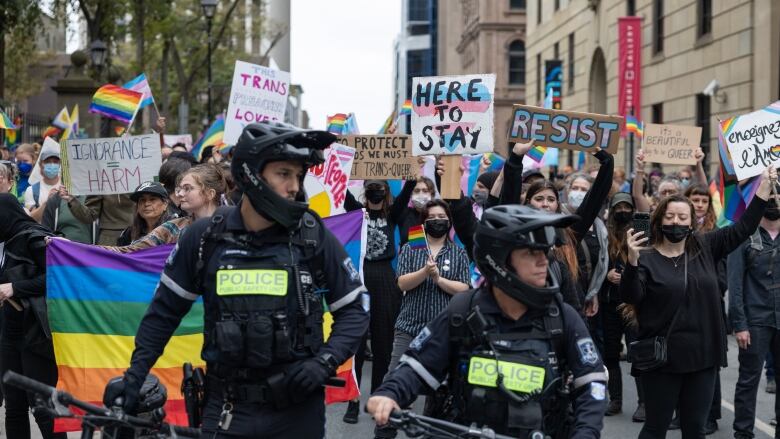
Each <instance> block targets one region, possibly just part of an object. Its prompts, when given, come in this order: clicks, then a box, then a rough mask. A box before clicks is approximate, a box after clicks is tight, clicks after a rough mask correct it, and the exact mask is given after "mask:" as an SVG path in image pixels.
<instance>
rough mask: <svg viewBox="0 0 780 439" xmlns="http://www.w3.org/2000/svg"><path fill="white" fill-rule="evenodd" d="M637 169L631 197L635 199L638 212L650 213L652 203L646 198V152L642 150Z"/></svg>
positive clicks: (637, 154)
mask: <svg viewBox="0 0 780 439" xmlns="http://www.w3.org/2000/svg"><path fill="white" fill-rule="evenodd" d="M635 161H636V169H635V170H634V184H632V185H631V195H633V197H634V203H635V204H636V211H637V212H647V213H649V212H650V203H648V202H647V198H645V194H644V190H645V152H644V151H642V150H641V149H640V150H639V151H637V153H636V159H635Z"/></svg>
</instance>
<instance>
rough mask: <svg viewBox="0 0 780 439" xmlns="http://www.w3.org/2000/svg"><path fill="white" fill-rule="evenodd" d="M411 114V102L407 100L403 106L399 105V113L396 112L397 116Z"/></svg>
mask: <svg viewBox="0 0 780 439" xmlns="http://www.w3.org/2000/svg"><path fill="white" fill-rule="evenodd" d="M411 114H412V100H411V99H407V100H405V101H404V104H403V105H401V111H399V112H398V115H399V116H409V115H411Z"/></svg>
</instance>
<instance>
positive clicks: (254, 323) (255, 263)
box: [196, 211, 324, 378]
mask: <svg viewBox="0 0 780 439" xmlns="http://www.w3.org/2000/svg"><path fill="white" fill-rule="evenodd" d="M320 227H323V226H322V224H321V223H320V222H319V221H318V219H317V218H316V217H315V216H314V215H312V214H309V213H306V214H304V217H303V219H302V224H301V227H300V228H299V229H298V230H296V231H293V232H291V233H290V234H289V235H287V236H283V235H278V236H263V237H258V236H257V235H255V234H251V233H244V234H237V233H230V232H225V225H224V215H223V214H222V213H221V212H220V211H218V212H217V213H215V215H214V216H213V217H212V224H211V225H210V226H209V227H208V229H207V230H206V231H205V232H204V234H203V237H202V238H201V246H200V248H199V251H198V252H199V258H198V263H197V267H196V269H197V271H198V273H197V279H198V281H199V282H200V281H202V289H201V291H209V292H213V294H205V295H204V309H205V312H206V316H205V325H204V344H205V348H204V351H203V356H204V360H206V361H207V362H208V363H216V364H218V365H219V366H224V367H225V368H227V369H247V368H248V369H263V370H267V372H268V373H273V372H275V371H276V369H275V368H274V366H277V365H278V366H283V365H285V364H286V363H288V362H290V361H294V360H298V359H301V358H307V357H311V356H313V355H314V354H315V353H316V352H317V351H318V350H319V348H320V347H321V346H322V344H323V343H324V341H323V334H322V322H323V305H322V297H321V292H322V290H321V288H320V287H323V286H324V273H322V269H321V267H322V265H323V264H322V261H321V260H320V258H321V256H320V253H317V252H316V248H317V239H318V238H319V236H320V231H321V229H320ZM217 248H219V251H216V249H217ZM214 260H216V264H214V263H212V264H209V263H208V262H209V261H212V262H213V261H214ZM261 374H262V372H261ZM256 378H263V376H258V377H256Z"/></svg>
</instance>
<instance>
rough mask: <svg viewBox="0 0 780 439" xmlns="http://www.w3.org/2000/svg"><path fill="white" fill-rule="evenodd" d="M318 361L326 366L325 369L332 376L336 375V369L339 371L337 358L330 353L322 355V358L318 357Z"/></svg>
mask: <svg viewBox="0 0 780 439" xmlns="http://www.w3.org/2000/svg"><path fill="white" fill-rule="evenodd" d="M317 361H318V362H319V363H320V364H322V365H323V366H325V368H326V369H328V370H329V371H330V373H331V375H332V374H334V373H336V369H338V367H339V364H338V362H337V361H336V358H335V357H334V356H333V354H331V353H330V352H325V353H324V354H320V356H318V357H317Z"/></svg>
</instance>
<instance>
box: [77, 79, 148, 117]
mask: <svg viewBox="0 0 780 439" xmlns="http://www.w3.org/2000/svg"><path fill="white" fill-rule="evenodd" d="M143 97H144V95H143V93H138V92H137V91H133V90H128V89H126V88H122V87H120V86H118V85H114V84H106V85H104V86H102V87H100V88H99V89H98V90H97V91H96V92H95V94H94V95H93V96H92V103H91V104H89V112H90V113H97V114H102V115H103V116H106V117H110V118H111V119H116V120H120V121H122V122H125V123H129V122H130V121H131V120H133V117H134V116H135V113H136V112H137V111H138V108H139V106H140V105H141V100H142V99H143Z"/></svg>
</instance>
